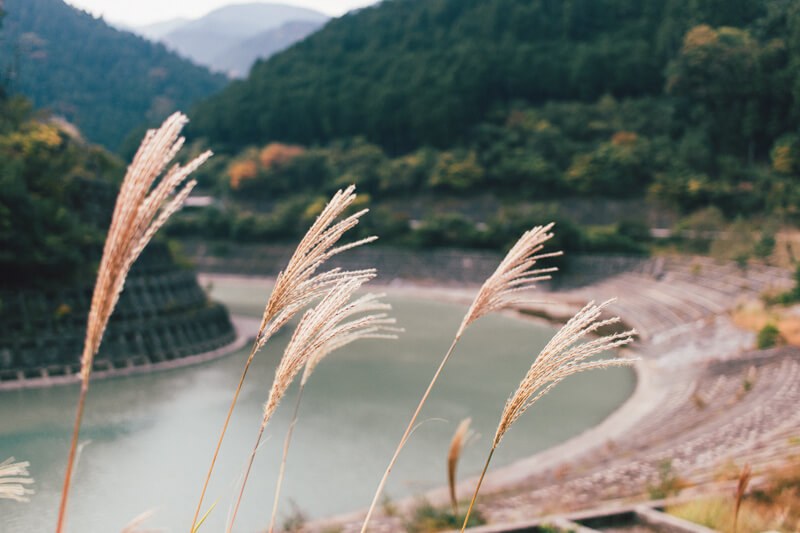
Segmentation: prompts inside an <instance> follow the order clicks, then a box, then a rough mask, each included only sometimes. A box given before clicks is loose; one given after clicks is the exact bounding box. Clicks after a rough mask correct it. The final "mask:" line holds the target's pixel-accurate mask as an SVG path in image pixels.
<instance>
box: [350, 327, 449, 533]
mask: <svg viewBox="0 0 800 533" xmlns="http://www.w3.org/2000/svg"><path fill="white" fill-rule="evenodd" d="M464 328H465V325H462V326H461V328H459V330H458V333H457V334H456V337H455V338H454V339H453V343H452V344H451V345H450V349H449V350H447V353H446V354H445V356H444V358H443V359H442V362H441V363H440V364H439V368H437V369H436V373H435V374H434V375H433V379H431V382H430V383H429V384H428V388H427V389H426V390H425V394H423V395H422V399H421V400H420V402H419V405H418V406H417V410H416V411H414V415H413V416H412V417H411V421H410V422H409V423H408V427H407V428H406V431H405V433H403V436H402V438H401V439H400V443H399V444H398V445H397V449H396V450H395V451H394V455H393V456H392V460H391V461H389V466H388V467H387V468H386V472H384V473H383V477H382V478H381V481H380V483H379V484H378V490H377V491H375V497H374V498H372V504H371V505H370V506H369V510H368V511H367V516H366V517H365V518H364V524H363V525H362V526H361V533H365V532H366V531H367V527H368V526H369V521H370V519H371V518H372V514H373V513H374V512H375V507H376V506H377V505H378V500H379V499H380V497H381V494H382V493H383V489H384V487H386V480H387V479H389V474H390V473H391V472H392V468H394V464H395V462H397V457H398V456H399V455H400V451H401V450H402V449H403V447H404V446H405V444H406V440H408V436H409V435H410V434H411V430H412V429H413V428H414V423H415V422H416V421H417V417H418V416H419V413H420V411H422V406H423V405H425V402H426V401H427V399H428V396H430V393H431V390H432V389H433V386H434V385H435V384H436V380H438V379H439V374H441V373H442V369H443V368H444V365H445V363H447V360H448V359H449V358H450V355H451V354H452V353H453V349H454V348H455V347H456V344H458V341H459V340H460V339H461V334H462V333H463V332H464Z"/></svg>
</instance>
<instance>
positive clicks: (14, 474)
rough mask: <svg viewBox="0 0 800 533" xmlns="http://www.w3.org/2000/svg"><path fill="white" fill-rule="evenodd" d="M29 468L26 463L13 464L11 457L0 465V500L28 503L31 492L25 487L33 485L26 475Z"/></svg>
mask: <svg viewBox="0 0 800 533" xmlns="http://www.w3.org/2000/svg"><path fill="white" fill-rule="evenodd" d="M29 466H30V463H29V462H28V461H22V462H19V463H15V462H14V458H13V457H10V458H8V459H6V460H5V461H3V462H2V463H0V499H7V500H16V501H18V502H27V501H30V499H29V498H28V496H30V495H31V494H33V490H31V489H29V488H26V487H25V485H30V484H32V483H33V478H31V477H30V474H28V467H29Z"/></svg>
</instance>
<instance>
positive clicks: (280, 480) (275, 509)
mask: <svg viewBox="0 0 800 533" xmlns="http://www.w3.org/2000/svg"><path fill="white" fill-rule="evenodd" d="M303 387H304V385H303V383H302V382H301V383H300V388H299V389H298V390H297V401H296V402H295V404H294V413H292V421H291V422H290V423H289V431H288V432H287V433H286V441H285V442H284V443H283V458H282V459H281V471H280V473H279V474H278V485H277V487H275V501H274V502H273V503H272V518H270V520H269V533H273V531H275V515H276V514H278V498H279V497H280V494H281V484H282V483H283V471H284V469H285V468H286V455H287V454H288V453H289V443H290V442H291V440H292V430H294V423H295V421H297V409H298V408H299V407H300V397H301V396H303Z"/></svg>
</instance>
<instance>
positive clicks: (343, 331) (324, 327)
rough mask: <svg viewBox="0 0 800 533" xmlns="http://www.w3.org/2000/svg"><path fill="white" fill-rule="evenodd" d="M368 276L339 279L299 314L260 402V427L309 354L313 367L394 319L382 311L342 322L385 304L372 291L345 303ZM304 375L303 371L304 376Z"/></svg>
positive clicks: (308, 358) (376, 332)
mask: <svg viewBox="0 0 800 533" xmlns="http://www.w3.org/2000/svg"><path fill="white" fill-rule="evenodd" d="M370 278H371V276H363V275H362V276H353V277H351V278H343V279H341V280H339V282H338V283H337V284H336V285H335V287H334V288H333V289H332V290H331V291H330V292H328V294H326V295H325V297H323V298H322V300H320V302H319V303H318V304H317V306H316V307H314V308H313V309H310V310H308V311H306V313H305V314H304V315H303V318H302V319H301V320H300V323H299V324H298V325H297V328H296V329H295V331H294V334H293V335H292V338H291V340H290V341H289V344H287V346H286V350H285V351H284V354H283V357H282V358H281V361H280V363H279V364H278V368H277V369H276V371H275V379H274V381H273V383H272V388H271V389H270V392H269V398H268V399H267V402H266V404H265V405H264V418H263V421H262V427H263V425H266V423H267V421H268V420H269V418H270V417H271V416H272V413H273V412H274V411H275V408H276V407H277V406H278V403H279V402H280V399H281V398H282V397H283V395H284V393H285V392H286V390H287V389H288V388H289V385H290V384H291V382H292V380H293V379H294V377H295V376H296V375H297V373H298V372H299V371H300V369H301V368H302V367H303V366H304V365H305V364H306V363H307V362H308V361H309V360H310V358H311V357H314V361H313V362H312V369H313V366H315V365H316V364H317V363H318V362H319V360H321V359H322V357H324V356H325V355H327V354H328V353H330V352H331V351H333V350H334V349H336V348H339V347H341V346H344V345H345V344H349V342H352V341H353V340H356V339H357V338H363V337H360V335H377V334H379V333H378V332H379V331H380V330H381V329H382V328H384V326H387V325H389V324H393V323H394V319H390V318H387V317H386V315H385V314H384V313H379V314H376V315H368V316H363V317H359V318H356V319H354V320H351V321H349V322H342V321H343V320H345V319H346V318H348V317H350V316H352V315H353V314H355V313H359V312H365V311H370V310H383V309H386V308H387V306H386V304H382V303H380V302H379V301H378V300H377V298H376V297H375V296H373V295H366V296H363V297H361V298H359V299H357V300H355V301H353V302H350V303H348V302H349V301H350V299H351V298H352V296H353V294H355V292H356V291H357V290H358V289H359V288H360V287H361V286H362V285H363V284H364V282H365V281H367V280H368V279H370ZM366 330H371V331H366ZM319 354H322V355H321V356H320V355H319ZM307 377H308V376H307V375H306V379H307Z"/></svg>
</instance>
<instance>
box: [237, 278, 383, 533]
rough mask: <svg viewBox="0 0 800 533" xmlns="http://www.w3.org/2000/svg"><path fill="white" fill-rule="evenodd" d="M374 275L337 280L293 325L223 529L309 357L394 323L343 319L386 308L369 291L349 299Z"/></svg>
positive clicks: (380, 315) (379, 317)
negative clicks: (268, 429)
mask: <svg viewBox="0 0 800 533" xmlns="http://www.w3.org/2000/svg"><path fill="white" fill-rule="evenodd" d="M374 275H375V274H374V273H368V274H363V273H362V274H359V275H356V276H352V277H350V278H349V279H348V278H344V279H342V280H340V281H339V282H338V283H337V284H336V286H335V287H334V288H333V289H332V290H331V291H330V292H328V294H326V295H325V297H324V298H322V300H320V302H319V303H318V304H317V305H316V306H315V307H314V308H313V309H310V310H308V311H306V312H305V314H304V315H303V318H302V319H300V323H299V324H298V325H297V327H296V328H295V330H294V333H293V335H292V338H291V339H290V340H289V343H288V344H287V346H286V349H285V350H284V353H283V357H281V360H280V362H279V363H278V367H277V368H276V369H275V378H274V379H273V382H272V387H271V388H270V391H269V396H268V398H267V401H266V403H265V404H264V415H263V417H262V420H261V427H260V429H259V433H258V437H257V438H256V444H255V446H254V447H253V451H252V453H251V454H250V460H249V464H248V466H247V469H246V471H245V474H244V479H243V481H242V485H241V489H240V491H239V496H238V498H237V500H236V503H235V505H234V508H233V513H232V515H231V519H230V522H229V523H228V527H227V530H226V531H228V532H229V531H231V530H232V528H233V524H234V521H235V520H236V514H237V512H238V509H239V504H240V503H241V500H242V495H243V494H244V488H245V484H246V483H247V478H248V476H249V474H250V469H251V467H252V465H253V460H254V458H255V454H256V451H257V450H258V446H259V443H260V442H261V437H262V435H263V434H264V429H265V428H266V426H267V423H268V422H269V420H270V418H271V417H272V415H273V413H274V412H275V409H276V408H277V407H278V404H279V403H280V401H281V399H282V398H283V396H284V394H285V393H286V391H287V389H288V388H289V385H290V384H291V382H292V381H293V380H294V378H295V377H296V376H297V374H298V373H299V372H300V370H301V369H302V368H303V367H304V366H305V365H306V363H307V362H308V361H309V358H310V357H311V356H312V355H315V354H319V353H323V354H324V353H330V352H331V351H332V349H334V348H335V347H340V346H343V345H344V344H347V343H349V342H351V341H352V340H355V338H356V337H354V335H358V334H359V332H362V333H363V332H366V331H367V330H369V331H368V332H367V333H365V334H376V333H377V331H378V329H379V328H381V327H389V325H391V324H394V323H395V320H394V319H392V318H388V317H387V316H386V314H385V313H378V314H373V315H366V316H359V317H358V318H355V319H353V320H350V321H348V322H344V320H346V319H348V318H349V317H351V316H353V315H354V314H356V313H359V312H368V311H373V310H380V311H382V310H385V309H386V306H385V304H381V303H380V302H379V301H377V298H375V297H374V296H372V295H366V296H363V297H361V298H359V299H357V300H355V301H352V302H351V301H350V299H351V298H352V297H353V295H354V294H355V292H356V291H357V290H358V289H359V288H361V286H362V285H363V284H364V283H365V282H366V281H367V280H369V279H371V278H372V277H374ZM332 347H334V348H332ZM317 362H319V360H317Z"/></svg>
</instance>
